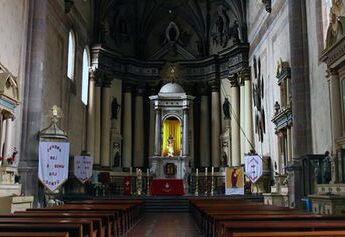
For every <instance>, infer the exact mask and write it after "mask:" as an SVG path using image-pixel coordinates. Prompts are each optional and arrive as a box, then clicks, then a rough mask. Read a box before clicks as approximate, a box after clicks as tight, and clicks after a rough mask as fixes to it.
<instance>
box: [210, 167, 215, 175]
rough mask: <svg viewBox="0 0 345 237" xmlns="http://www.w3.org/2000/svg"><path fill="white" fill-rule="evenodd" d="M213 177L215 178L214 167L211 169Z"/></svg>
mask: <svg viewBox="0 0 345 237" xmlns="http://www.w3.org/2000/svg"><path fill="white" fill-rule="evenodd" d="M211 175H212V176H214V167H213V166H212V168H211Z"/></svg>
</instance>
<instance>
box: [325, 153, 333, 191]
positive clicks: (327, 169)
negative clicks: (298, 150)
mask: <svg viewBox="0 0 345 237" xmlns="http://www.w3.org/2000/svg"><path fill="white" fill-rule="evenodd" d="M331 162H332V161H331V157H330V155H329V152H328V151H326V152H325V158H324V159H323V166H324V174H323V183H325V184H328V183H329V182H330V181H331V180H332V172H331V169H332V168H331V165H332V164H331Z"/></svg>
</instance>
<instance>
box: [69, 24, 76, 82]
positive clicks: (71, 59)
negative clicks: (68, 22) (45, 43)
mask: <svg viewBox="0 0 345 237" xmlns="http://www.w3.org/2000/svg"><path fill="white" fill-rule="evenodd" d="M75 42H76V39H75V34H74V32H73V31H72V30H70V31H69V33H68V48H67V49H68V51H67V77H68V78H69V79H71V80H73V79H74V68H75V49H76V45H75Z"/></svg>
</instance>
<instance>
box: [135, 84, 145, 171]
mask: <svg viewBox="0 0 345 237" xmlns="http://www.w3.org/2000/svg"><path fill="white" fill-rule="evenodd" d="M143 92H144V90H143V89H142V88H138V89H137V93H136V95H135V112H134V113H135V117H134V160H133V163H134V164H133V166H134V167H143V166H144V111H143V106H144V101H143Z"/></svg>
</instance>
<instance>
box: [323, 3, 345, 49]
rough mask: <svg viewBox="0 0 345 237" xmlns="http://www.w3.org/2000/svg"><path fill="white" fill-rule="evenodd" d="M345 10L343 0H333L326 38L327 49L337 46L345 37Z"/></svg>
mask: <svg viewBox="0 0 345 237" xmlns="http://www.w3.org/2000/svg"><path fill="white" fill-rule="evenodd" d="M344 27H345V8H344V3H343V0H332V7H331V9H330V12H329V25H328V29H327V36H326V49H328V48H329V47H331V46H332V45H333V44H335V43H336V42H337V41H338V40H339V39H340V38H342V37H343V35H344Z"/></svg>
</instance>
